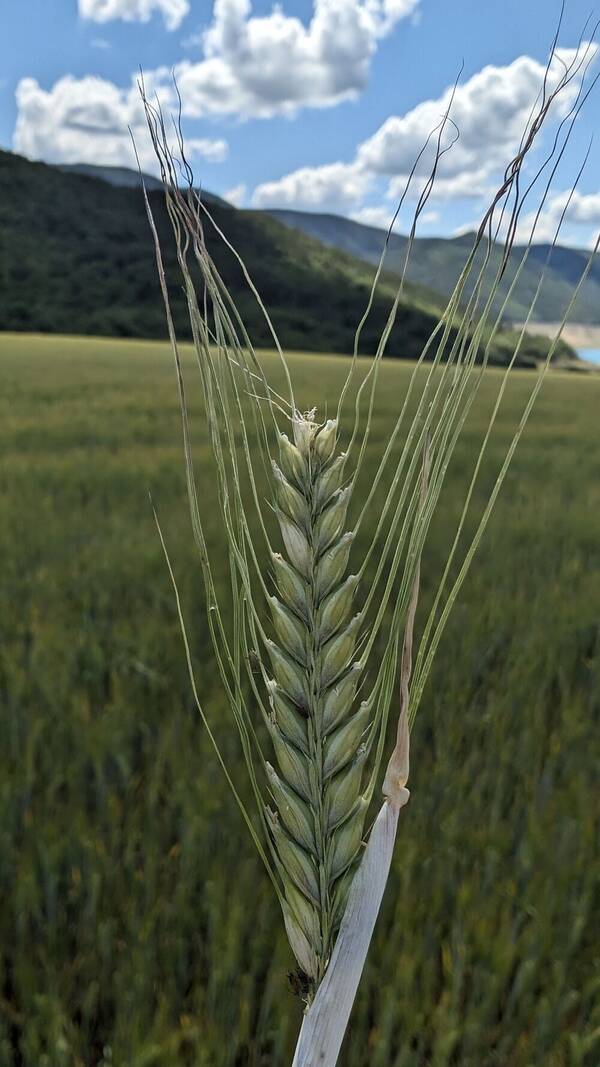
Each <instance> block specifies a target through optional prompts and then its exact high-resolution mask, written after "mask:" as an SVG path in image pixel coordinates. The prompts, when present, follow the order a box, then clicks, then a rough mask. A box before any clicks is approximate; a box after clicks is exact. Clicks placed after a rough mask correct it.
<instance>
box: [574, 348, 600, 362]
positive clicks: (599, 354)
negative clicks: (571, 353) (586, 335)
mask: <svg viewBox="0 0 600 1067" xmlns="http://www.w3.org/2000/svg"><path fill="white" fill-rule="evenodd" d="M577 355H578V356H580V358H581V359H587V361H588V363H600V348H578V349H577Z"/></svg>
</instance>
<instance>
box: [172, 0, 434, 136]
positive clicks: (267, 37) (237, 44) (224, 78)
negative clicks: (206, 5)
mask: <svg viewBox="0 0 600 1067" xmlns="http://www.w3.org/2000/svg"><path fill="white" fill-rule="evenodd" d="M418 3H419V0H314V4H313V13H312V17H311V19H310V21H309V22H308V24H307V25H305V23H304V22H302V21H301V20H300V19H299V18H296V17H295V16H292V15H287V14H286V13H285V12H284V10H283V8H282V7H281V6H280V5H277V6H276V7H274V9H273V11H272V12H271V13H270V14H269V15H264V16H258V15H253V14H252V5H251V2H250V0H215V4H214V8H213V20H212V22H211V24H210V25H209V27H208V29H207V30H206V31H205V32H204V34H203V36H202V38H201V46H200V48H201V52H202V58H201V59H200V60H199V61H197V62H194V61H192V60H184V61H182V62H181V63H179V64H178V65H177V67H176V69H175V73H176V76H177V80H178V83H179V87H180V89H181V94H182V98H183V102H184V108H185V112H186V114H188V115H192V116H196V117H200V116H203V115H214V114H224V115H225V114H237V115H241V116H243V117H250V116H253V117H265V118H266V117H269V116H271V115H275V114H286V113H287V114H291V113H294V112H295V111H296V110H298V109H299V108H301V107H330V106H332V105H334V104H338V103H340V101H342V100H348V99H351V98H353V97H355V96H356V95H357V93H358V92H359V91H360V90H361V89H363V88H364V86H365V85H366V82H367V79H368V75H369V70H370V65H371V60H372V57H373V55H374V53H375V51H376V49H377V44H378V41H379V40H380V39H381V38H383V37H385V36H386V35H387V34H389V33H390V32H391V31H392V29H393V28H394V26H396V24H397V23H398V22H399V21H400V20H401V19H403V18H405V17H406V16H408V15H410V14H411V13H412V12H414V11H415V9H416V8H417V5H418ZM157 73H160V74H161V76H162V77H163V78H164V79H165V81H166V80H167V77H168V72H167V71H166V70H165V71H162V72H157Z"/></svg>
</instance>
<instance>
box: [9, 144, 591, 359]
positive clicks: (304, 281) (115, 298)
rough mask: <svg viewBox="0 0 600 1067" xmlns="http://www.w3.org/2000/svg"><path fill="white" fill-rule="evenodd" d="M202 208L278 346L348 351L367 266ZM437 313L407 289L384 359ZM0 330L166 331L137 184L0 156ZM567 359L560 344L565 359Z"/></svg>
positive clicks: (250, 307)
mask: <svg viewBox="0 0 600 1067" xmlns="http://www.w3.org/2000/svg"><path fill="white" fill-rule="evenodd" d="M104 169H105V168H102V170H103V171H104ZM112 177H113V178H114V177H115V175H114V173H113V174H112ZM149 197H150V200H151V203H152V208H153V211H154V213H155V217H156V221H157V225H158V228H159V232H160V234H161V239H162V242H163V248H164V259H165V267H166V272H167V278H168V282H169V286H170V292H171V295H172V300H173V313H174V319H175V323H176V326H177V329H178V331H179V333H180V335H181V336H182V337H183V336H189V326H188V318H187V311H186V308H185V304H184V300H183V296H182V292H181V281H180V276H179V269H178V266H177V262H176V257H175V253H174V248H173V242H172V235H171V228H170V224H169V221H168V217H167V214H166V210H165V208H164V204H163V196H162V192H161V191H160V190H153V191H152V190H151V191H150V193H149ZM211 210H212V212H213V214H214V217H215V220H216V221H217V223H218V224H219V226H220V227H221V228H222V229H223V230H224V232H226V234H227V237H228V238H229V240H230V241H231V242H232V244H233V246H234V247H235V248H236V249H237V250H238V251H239V253H240V255H241V256H242V258H243V259H244V261H245V263H246V265H247V267H248V269H249V271H250V273H251V275H252V277H253V279H254V281H255V283H256V285H257V287H258V289H259V291H260V293H261V295H262V297H263V299H264V301H265V304H266V306H267V307H268V308H269V312H270V314H271V316H272V319H273V322H274V324H275V327H276V329H277V331H278V333H279V336H280V339H281V341H282V343H283V344H284V345H285V346H286V347H287V348H295V349H305V350H309V351H310V350H312V351H332V352H349V351H351V349H352V342H353V337H354V331H355V328H356V325H357V322H358V320H359V319H360V316H361V314H362V312H363V310H364V308H365V305H366V302H367V298H368V293H369V288H370V283H371V279H372V276H373V268H372V266H371V265H369V264H365V263H364V262H362V261H360V260H357V259H354V258H352V257H351V256H349V255H346V254H344V253H341V252H339V251H337V250H332V249H329V248H327V247H325V245H323V244H321V243H319V242H317V241H315V240H313V239H312V238H310V237H308V236H306V235H303V234H300V233H298V232H297V231H293V230H291V229H290V228H289V227H288V226H285V225H283V223H281V222H279V221H277V220H276V219H273V218H271V217H269V216H268V215H265V214H262V213H259V212H248V211H237V210H236V209H235V208H232V207H230V206H222V204H220V203H218V202H214V201H213V203H212V208H211ZM207 241H208V244H209V247H210V250H211V252H212V254H213V257H214V259H215V262H216V264H217V267H218V269H219V271H220V273H221V274H222V276H223V278H224V281H225V283H226V285H227V286H228V288H229V290H230V292H231V293H232V296H233V297H234V299H235V301H236V304H237V306H238V308H239V311H240V313H241V315H242V317H243V319H244V321H245V323H246V325H247V327H248V330H249V333H250V336H251V338H252V340H253V341H254V343H255V344H256V345H264V346H267V345H270V344H271V343H272V342H271V338H270V335H269V331H268V328H267V325H266V323H265V322H264V319H263V317H262V315H261V313H260V310H259V308H258V306H257V304H256V301H255V300H254V298H253V297H252V295H251V294H250V293H249V292H248V289H247V286H246V285H245V282H244V278H243V274H242V271H241V268H240V266H239V264H238V262H237V261H236V260H235V258H234V257H233V256H232V255H231V253H230V252H228V251H227V249H226V248H225V247H224V246H223V244H222V243H221V242H220V241H218V240H217V239H216V238H213V237H211V235H210V227H207ZM396 285H397V279H396V278H394V277H393V276H387V277H384V278H383V279H382V283H381V285H380V287H379V289H378V292H377V294H376V296H375V300H374V303H373V308H372V312H371V314H370V316H369V319H368V321H367V323H366V326H365V328H364V330H363V334H362V343H361V351H362V352H364V353H370V352H373V351H374V350H375V348H376V345H377V342H378V340H379V338H380V336H381V332H382V330H383V327H384V324H385V322H386V319H387V316H388V313H389V308H390V304H391V301H392V299H393V296H394V294H395V290H396ZM440 307H441V304H440V302H439V300H437V299H436V298H432V296H431V294H430V293H429V292H427V291H425V290H422V289H420V288H418V287H415V286H408V288H407V292H406V298H405V300H404V301H403V302H402V304H401V306H400V308H399V312H398V318H397V324H396V326H395V328H394V330H393V332H392V334H391V337H390V340H389V343H388V348H387V352H388V354H389V355H393V356H398V357H404V358H414V357H416V356H417V355H418V354H420V352H421V349H422V347H423V344H424V342H425V340H426V339H427V338H428V336H429V335H430V332H431V330H432V329H433V327H434V326H435V324H436V322H437V321H438V317H439V313H440ZM0 329H4V330H30V331H42V332H62V333H82V334H105V335H120V336H134V337H164V336H165V333H166V330H165V322H164V312H163V307H162V301H161V296H160V290H159V285H158V280H157V274H156V267H155V261H154V250H153V245H152V240H151V236H150V231H149V226H148V222H147V219H146V213H145V209H144V204H143V199H142V196H141V193H140V190H139V189H138V188H134V187H130V186H129V185H125V186H121V185H115V184H114V182H113V181H107V180H106V178H104V177H103V178H102V180H99V179H98V177H90V176H88V175H86V174H80V173H73V172H72V171H71V172H64V171H63V170H61V169H59V168H57V167H51V166H46V165H45V164H42V163H31V162H29V161H28V160H25V159H23V158H21V157H19V156H15V155H13V154H11V153H7V152H0ZM511 346H512V340H511V337H510V336H509V335H507V334H505V333H503V334H502V335H501V336H500V337H499V338H498V342H497V343H496V344H495V345H494V348H493V351H492V359H493V361H494V362H497V363H501V364H502V363H505V362H506V360H507V358H508V356H509V355H510V351H511ZM547 346H548V342H547V341H546V340H544V339H535V338H532V339H529V340H528V342H527V344H526V345H525V346H524V348H523V352H522V362H524V363H528V364H529V363H531V362H532V361H535V360H536V359H539V358H540V357H541V356H543V354H544V353H545V352H546V351H547ZM569 353H570V350H569V349H568V348H566V347H564V348H563V349H562V355H565V356H568V355H569Z"/></svg>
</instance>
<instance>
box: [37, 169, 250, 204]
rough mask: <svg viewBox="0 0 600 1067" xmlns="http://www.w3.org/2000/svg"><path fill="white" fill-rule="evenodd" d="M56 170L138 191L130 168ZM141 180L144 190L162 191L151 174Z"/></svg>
mask: <svg viewBox="0 0 600 1067" xmlns="http://www.w3.org/2000/svg"><path fill="white" fill-rule="evenodd" d="M58 170H62V171H63V172H64V173H65V174H85V175H87V177H88V178H99V179H100V181H103V182H108V184H109V185H116V186H118V187H119V188H125V189H139V187H140V176H139V174H138V172H137V170H132V169H131V167H102V166H97V165H96V164H94V163H59V164H58ZM143 178H144V185H145V186H146V189H148V190H150V189H151V190H153V191H154V190H157V189H162V187H163V183H162V182H161V180H160V178H155V177H154V175H153V174H144V175H143ZM203 196H204V199H205V201H206V203H207V204H209V203H210V204H220V206H221V207H231V204H228V203H227V201H226V200H223V198H222V197H220V196H216V195H215V193H207V192H206V191H205V192H204V193H203Z"/></svg>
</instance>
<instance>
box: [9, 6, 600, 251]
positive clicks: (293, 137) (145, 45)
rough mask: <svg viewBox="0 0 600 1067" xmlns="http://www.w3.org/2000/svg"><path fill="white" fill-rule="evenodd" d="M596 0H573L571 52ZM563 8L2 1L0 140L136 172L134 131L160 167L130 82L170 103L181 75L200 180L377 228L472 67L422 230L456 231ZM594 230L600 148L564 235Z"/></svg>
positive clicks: (491, 170) (503, 144)
mask: <svg viewBox="0 0 600 1067" xmlns="http://www.w3.org/2000/svg"><path fill="white" fill-rule="evenodd" d="M588 3H589V0H569V3H568V10H567V13H566V16H565V21H564V28H563V31H562V34H561V45H562V47H563V48H564V49H566V50H567V51H566V52H565V53H564V55H565V57H566V58H568V55H569V53H568V50H569V49H572V48H574V47H575V46H576V43H577V39H578V36H579V33H580V31H581V29H582V27H583V25H584V23H585V20H586V18H587V17H588V14H589V6H588ZM558 11H559V5H558V4H557V3H556V2H555V0H528V2H527V3H523V0H502V2H500V0H498V2H495V0H490V2H488V3H484V2H481V0H479V2H477V0H452V2H449V0H314V2H312V0H282V2H281V3H280V4H279V5H277V7H276V8H274V7H273V4H272V3H270V2H268V3H267V2H264V0H253V2H251V0H216V2H215V3H214V4H213V3H212V2H211V0H52V2H51V3H49V2H48V0H21V2H20V3H17V2H14V0H7V2H6V0H5V5H4V8H3V11H2V22H3V33H2V37H1V39H0V60H1V64H0V70H1V71H2V80H1V81H0V143H1V144H2V145H3V146H4V147H7V148H12V149H14V150H16V151H20V152H21V153H22V154H24V155H27V156H29V157H30V158H36V159H45V160H47V161H48V162H61V161H64V162H76V161H88V162H97V163H113V164H117V163H118V164H126V165H131V163H132V160H131V149H130V143H129V138H128V134H127V126H128V125H131V126H133V128H134V131H135V133H136V139H137V140H138V142H139V144H140V150H141V153H142V158H143V162H144V165H145V166H146V167H147V168H148V169H151V168H152V157H151V153H150V151H149V148H148V146H147V145H146V142H145V138H144V133H143V125H142V116H141V113H140V107H139V103H138V99H137V93H136V89H135V77H136V73H137V70H138V69H139V67H142V68H143V70H144V72H145V75H146V78H147V81H148V85H149V86H150V87H156V88H157V90H158V92H159V94H160V96H161V99H163V101H164V102H165V104H166V106H167V107H168V106H169V104H170V102H171V101H170V94H171V89H170V78H169V74H170V70H171V68H175V70H176V72H177V77H178V82H179V84H180V87H181V91H182V95H183V100H184V109H185V112H186V114H185V116H184V128H185V133H186V137H187V138H188V142H189V145H190V150H191V155H192V160H193V165H194V171H195V174H196V176H197V178H198V179H199V180H201V181H202V184H203V185H204V186H205V187H206V188H208V189H211V190H213V191H215V192H218V193H221V194H225V195H229V196H230V197H231V199H233V200H234V201H235V202H237V203H239V204H240V205H244V206H253V205H254V206H295V207H300V208H304V209H308V210H334V211H338V212H340V213H343V214H347V215H352V216H353V217H355V218H358V219H361V220H363V221H367V222H373V223H376V224H380V225H383V224H384V223H385V221H386V219H388V218H389V216H390V214H391V213H392V210H393V206H394V200H395V197H396V196H397V193H398V190H399V189H400V188H401V186H402V181H403V175H405V174H406V172H407V169H408V167H409V160H410V159H411V158H412V156H414V153H415V151H416V150H417V148H418V146H419V145H420V143H421V142H422V139H423V137H424V135H426V133H427V132H428V130H429V129H430V128H431V125H433V124H435V122H436V121H437V120H438V118H439V116H440V115H441V113H442V111H443V108H444V100H445V97H444V94H445V93H447V90H448V87H449V86H450V85H451V84H452V82H453V81H454V79H455V77H456V75H457V73H458V71H459V68H460V65H461V63H463V64H464V67H463V70H462V74H461V76H460V88H459V94H458V96H457V104H456V113H455V118H456V120H457V122H458V125H459V127H460V129H461V140H460V141H459V143H458V145H457V146H456V148H455V149H453V151H452V152H451V153H449V155H448V157H447V159H446V161H445V163H444V169H443V170H442V172H441V181H440V184H439V187H438V190H437V193H436V195H435V196H434V197H433V198H432V200H431V202H430V205H429V206H428V207H429V210H428V211H427V213H426V215H425V216H424V219H423V227H422V231H421V232H423V233H427V234H434V233H443V234H451V233H454V232H457V231H459V230H460V229H461V228H463V227H466V226H469V225H471V224H473V223H474V222H475V221H476V220H477V218H478V217H479V215H480V214H481V211H482V209H483V207H484V206H485V202H486V197H489V194H490V191H491V190H492V188H493V186H494V182H495V181H497V179H498V175H499V174H500V172H501V170H502V169H503V166H504V165H505V163H506V162H508V160H509V159H510V157H511V153H512V152H513V151H514V149H515V147H516V144H517V143H518V135H519V133H520V130H521V127H522V124H523V121H524V119H525V118H526V116H527V114H528V112H529V108H530V105H531V103H532V102H533V98H534V97H535V93H536V92H537V87H539V84H540V79H541V74H542V70H543V64H544V63H545V60H546V58H547V53H548V48H549V43H550V41H551V38H552V35H553V31H554V28H555V23H556V18H557V16H558ZM598 101H599V97H598V94H597V93H596V94H594V95H593V96H592V98H591V99H590V101H589V102H588V104H587V107H586V109H585V112H584V114H583V115H582V117H581V118H580V120H579V123H578V126H577V127H576V131H575V133H574V136H573V138H572V142H571V145H570V148H569V152H568V157H567V161H566V165H565V167H564V170H563V172H562V174H561V175H558V176H557V179H556V187H555V191H554V192H553V194H552V196H551V198H550V200H549V203H548V210H547V212H546V213H545V215H544V219H543V220H542V223H541V224H540V229H539V231H538V233H539V237H540V239H541V238H545V237H547V236H548V235H549V234H550V233H551V231H552V229H553V226H554V225H555V223H556V219H557V217H558V215H559V213H560V210H561V207H562V205H563V204H564V200H565V195H566V190H567V188H568V186H569V182H570V179H571V178H572V176H573V175H574V173H575V171H576V170H577V168H578V165H579V162H580V160H581V158H582V156H583V154H584V152H585V150H586V147H587V145H588V142H589V138H590V136H591V135H592V134H593V133H596V134H597V133H598V129H597V118H598V114H599V109H598ZM550 132H551V131H550ZM548 136H549V135H548ZM546 143H548V140H547V141H546ZM599 225H600V149H599V148H598V146H597V145H594V147H593V148H592V153H591V156H590V161H589V164H588V167H587V170H586V173H585V174H584V177H583V179H582V182H581V185H580V187H579V192H578V194H577V196H576V198H575V200H574V201H573V203H572V205H571V207H570V208H569V213H568V217H567V223H566V226H565V230H564V235H565V240H569V241H570V242H571V243H577V244H581V245H587V244H589V243H590V241H591V240H592V239H593V236H594V233H595V230H596V229H597V228H598V226H599Z"/></svg>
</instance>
